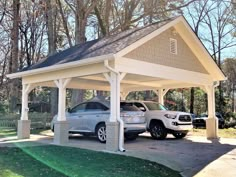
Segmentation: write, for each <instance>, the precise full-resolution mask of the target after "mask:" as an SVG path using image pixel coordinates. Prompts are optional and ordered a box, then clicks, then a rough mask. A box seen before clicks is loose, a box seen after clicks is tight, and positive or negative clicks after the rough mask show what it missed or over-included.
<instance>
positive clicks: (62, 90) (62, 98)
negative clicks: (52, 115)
mask: <svg viewBox="0 0 236 177" xmlns="http://www.w3.org/2000/svg"><path fill="white" fill-rule="evenodd" d="M70 80H71V79H70V78H68V79H59V80H55V81H54V82H55V84H56V86H57V87H58V89H59V91H58V92H59V94H58V116H57V121H65V120H66V115H65V109H66V86H67V84H68V83H69V82H70Z"/></svg>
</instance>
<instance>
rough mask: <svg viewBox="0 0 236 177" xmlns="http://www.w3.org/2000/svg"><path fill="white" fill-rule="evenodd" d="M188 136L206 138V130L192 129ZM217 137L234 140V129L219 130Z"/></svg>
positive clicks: (235, 133)
mask: <svg viewBox="0 0 236 177" xmlns="http://www.w3.org/2000/svg"><path fill="white" fill-rule="evenodd" d="M189 134H191V135H194V136H206V129H205V128H197V129H196V128H194V129H193V130H192V131H191V132H190V133H189ZM218 135H219V137H221V138H236V129H234V128H225V129H219V130H218Z"/></svg>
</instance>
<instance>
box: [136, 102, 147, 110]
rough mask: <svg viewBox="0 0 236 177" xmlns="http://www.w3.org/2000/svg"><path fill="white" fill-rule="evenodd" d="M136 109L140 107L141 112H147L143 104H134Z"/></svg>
mask: <svg viewBox="0 0 236 177" xmlns="http://www.w3.org/2000/svg"><path fill="white" fill-rule="evenodd" d="M134 105H135V106H136V107H138V108H139V109H140V110H141V111H146V109H145V107H144V106H143V105H142V104H141V103H134Z"/></svg>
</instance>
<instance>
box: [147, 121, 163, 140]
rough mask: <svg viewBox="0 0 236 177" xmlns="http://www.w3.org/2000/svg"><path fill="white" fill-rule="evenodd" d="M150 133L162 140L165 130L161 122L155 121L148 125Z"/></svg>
mask: <svg viewBox="0 0 236 177" xmlns="http://www.w3.org/2000/svg"><path fill="white" fill-rule="evenodd" d="M150 134H151V136H152V138H154V139H157V140H163V139H165V138H166V136H167V130H166V128H165V126H164V125H163V124H161V123H155V124H152V125H151V127H150Z"/></svg>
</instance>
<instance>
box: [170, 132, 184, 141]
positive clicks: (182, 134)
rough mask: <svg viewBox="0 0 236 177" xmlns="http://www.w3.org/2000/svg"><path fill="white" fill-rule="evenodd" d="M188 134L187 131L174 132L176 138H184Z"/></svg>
mask: <svg viewBox="0 0 236 177" xmlns="http://www.w3.org/2000/svg"><path fill="white" fill-rule="evenodd" d="M186 135H187V133H181V132H179V133H173V136H174V137H175V138H176V139H182V138H184V137H185V136H186Z"/></svg>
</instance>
